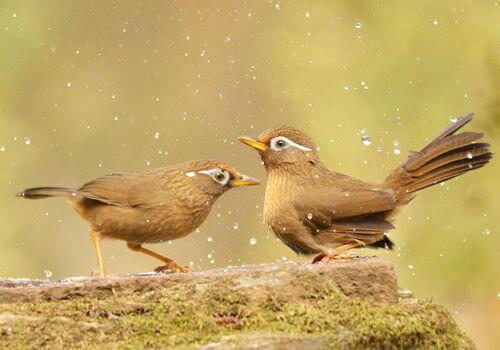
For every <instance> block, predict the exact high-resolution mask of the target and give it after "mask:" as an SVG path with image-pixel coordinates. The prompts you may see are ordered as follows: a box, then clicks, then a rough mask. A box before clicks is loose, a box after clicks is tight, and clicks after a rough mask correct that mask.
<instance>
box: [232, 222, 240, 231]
mask: <svg viewBox="0 0 500 350" xmlns="http://www.w3.org/2000/svg"><path fill="white" fill-rule="evenodd" d="M239 228H240V225H239V224H238V223H237V222H235V223H234V224H233V230H237V229H239Z"/></svg>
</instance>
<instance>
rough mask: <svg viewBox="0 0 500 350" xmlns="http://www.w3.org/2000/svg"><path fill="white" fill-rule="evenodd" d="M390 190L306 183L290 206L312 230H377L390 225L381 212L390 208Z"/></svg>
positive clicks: (356, 231) (370, 231) (381, 231)
mask: <svg viewBox="0 0 500 350" xmlns="http://www.w3.org/2000/svg"><path fill="white" fill-rule="evenodd" d="M395 206H396V201H395V198H394V195H393V194H392V192H391V191H390V190H385V189H377V188H360V187H359V186H355V187H354V188H351V189H349V190H343V189H339V188H335V187H333V186H329V187H327V186H320V187H318V186H310V187H309V188H304V189H303V191H302V192H301V193H299V194H298V195H297V197H296V200H295V203H294V207H295V209H296V210H297V213H298V215H299V217H300V219H301V220H302V221H303V222H304V224H306V225H308V226H309V227H311V228H312V229H313V230H315V231H332V232H337V233H345V234H354V233H355V234H377V233H383V232H384V231H385V230H389V229H392V228H393V226H392V224H391V223H389V222H388V221H386V220H385V215H384V214H383V213H384V212H387V211H389V210H392V209H394V208H395Z"/></svg>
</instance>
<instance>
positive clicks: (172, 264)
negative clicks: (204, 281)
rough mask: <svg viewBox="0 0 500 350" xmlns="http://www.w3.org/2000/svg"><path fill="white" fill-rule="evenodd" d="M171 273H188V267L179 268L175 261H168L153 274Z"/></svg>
mask: <svg viewBox="0 0 500 350" xmlns="http://www.w3.org/2000/svg"><path fill="white" fill-rule="evenodd" d="M162 271H171V272H189V266H181V265H179V264H177V263H176V262H175V261H170V262H168V263H166V264H165V265H163V266H158V267H157V268H156V269H155V272H162Z"/></svg>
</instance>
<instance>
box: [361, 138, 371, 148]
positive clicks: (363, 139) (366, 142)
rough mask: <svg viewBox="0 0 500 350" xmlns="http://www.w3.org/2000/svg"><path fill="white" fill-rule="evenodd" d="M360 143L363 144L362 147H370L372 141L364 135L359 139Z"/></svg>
mask: <svg viewBox="0 0 500 350" xmlns="http://www.w3.org/2000/svg"><path fill="white" fill-rule="evenodd" d="M361 142H363V145H365V146H370V145H371V144H372V139H371V137H370V136H366V135H364V136H363V137H362V138H361Z"/></svg>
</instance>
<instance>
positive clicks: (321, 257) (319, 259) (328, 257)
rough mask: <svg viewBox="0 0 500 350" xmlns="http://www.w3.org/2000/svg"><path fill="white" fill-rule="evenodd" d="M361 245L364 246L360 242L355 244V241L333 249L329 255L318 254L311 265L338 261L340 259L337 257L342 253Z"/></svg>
mask: <svg viewBox="0 0 500 350" xmlns="http://www.w3.org/2000/svg"><path fill="white" fill-rule="evenodd" d="M363 245H364V244H363V243H362V242H357V241H356V242H351V243H346V244H343V245H341V246H340V247H337V248H335V249H334V251H333V252H331V253H330V254H319V255H318V256H316V257H315V258H314V259H313V261H312V263H313V264H316V263H319V262H323V263H325V262H328V261H330V260H333V259H340V258H342V257H340V256H339V255H340V254H342V253H343V252H345V251H348V250H349V249H352V248H357V247H361V246H363Z"/></svg>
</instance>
